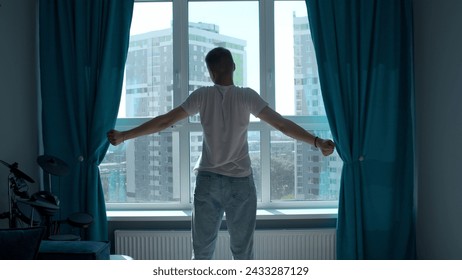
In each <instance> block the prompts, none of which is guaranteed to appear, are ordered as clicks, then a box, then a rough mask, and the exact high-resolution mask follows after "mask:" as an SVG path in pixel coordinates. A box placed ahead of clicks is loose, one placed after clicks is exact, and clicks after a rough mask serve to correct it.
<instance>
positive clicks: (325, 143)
mask: <svg viewBox="0 0 462 280" xmlns="http://www.w3.org/2000/svg"><path fill="white" fill-rule="evenodd" d="M257 117H258V118H259V119H261V120H263V121H265V122H267V123H268V124H269V125H271V126H272V127H274V128H275V129H277V130H279V131H281V132H282V133H284V134H285V135H287V136H289V137H292V138H294V139H296V140H300V141H303V142H306V143H308V144H311V145H313V146H316V147H317V148H319V149H320V150H321V152H322V154H323V155H325V156H328V155H330V154H332V153H333V152H334V149H335V144H334V142H333V141H332V140H329V139H322V138H319V137H317V136H314V135H313V134H311V133H309V132H308V131H306V130H305V129H303V128H302V127H301V126H299V125H298V124H296V123H294V122H293V121H291V120H289V119H286V118H284V117H283V116H281V115H280V114H279V113H278V112H276V111H274V110H273V109H271V108H270V107H268V106H266V107H265V108H264V109H263V110H262V111H261V112H260V114H258V116H257Z"/></svg>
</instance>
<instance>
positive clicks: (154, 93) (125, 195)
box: [100, 2, 180, 203]
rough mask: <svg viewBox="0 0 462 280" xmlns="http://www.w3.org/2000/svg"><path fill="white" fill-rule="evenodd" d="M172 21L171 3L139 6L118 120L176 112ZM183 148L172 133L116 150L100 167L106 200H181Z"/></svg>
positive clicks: (132, 27)
mask: <svg viewBox="0 0 462 280" xmlns="http://www.w3.org/2000/svg"><path fill="white" fill-rule="evenodd" d="M171 23H172V4H171V3H161V2H152V3H145V2H138V3H135V5H134V10H133V19H132V25H131V29H130V44H129V50H128V56H127V61H126V66H125V79H124V88H123V91H122V100H121V104H120V107H119V115H118V117H119V118H135V117H152V116H157V115H159V114H163V113H166V112H167V111H169V110H171V109H172V108H173V91H172V81H173V74H172V73H173V70H172V69H173V62H172V57H173V55H172V44H173V41H172V27H171ZM178 149H179V148H178V133H172V132H167V131H166V132H162V133H159V134H154V135H149V136H146V137H140V138H137V139H134V140H131V141H127V142H126V143H124V144H122V145H120V146H117V147H113V146H111V147H110V148H109V150H108V152H107V155H106V157H105V159H104V161H103V163H102V164H101V165H100V170H101V176H102V183H103V188H104V190H105V194H106V196H105V198H106V202H121V203H144V202H171V201H179V198H180V189H179V185H180V184H179V182H178V180H179V179H178V178H179V174H178V168H177V165H178V162H179V155H178V154H179V152H178Z"/></svg>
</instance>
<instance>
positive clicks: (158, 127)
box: [107, 107, 188, 146]
mask: <svg viewBox="0 0 462 280" xmlns="http://www.w3.org/2000/svg"><path fill="white" fill-rule="evenodd" d="M186 117H188V113H186V111H185V110H184V109H183V108H182V107H176V108H175V109H173V110H171V111H170V112H168V113H166V114H164V115H160V116H157V117H155V118H153V119H152V120H149V121H147V122H145V123H143V124H141V125H139V126H137V127H135V128H133V129H130V130H127V131H118V130H114V129H112V130H110V131H109V132H108V133H107V139H108V140H109V142H110V143H111V144H112V145H114V146H116V145H119V144H120V143H122V142H124V141H125V140H128V139H132V138H136V137H139V136H143V135H147V134H152V133H156V132H159V131H162V130H164V129H166V128H167V127H169V126H172V125H173V124H175V123H176V122H178V121H180V120H182V119H184V118H186Z"/></svg>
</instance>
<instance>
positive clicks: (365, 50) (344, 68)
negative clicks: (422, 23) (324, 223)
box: [306, 0, 415, 259]
mask: <svg viewBox="0 0 462 280" xmlns="http://www.w3.org/2000/svg"><path fill="white" fill-rule="evenodd" d="M306 4H307V8H308V17H309V24H310V28H311V36H312V38H313V42H314V45H315V50H316V57H317V62H318V67H319V77H320V83H321V89H322V94H323V99H324V104H325V108H326V114H327V117H328V120H329V125H330V128H331V130H332V133H333V138H334V141H335V143H336V145H337V151H338V153H339V155H340V157H341V158H342V160H343V161H344V165H343V171H342V179H341V186H340V198H339V210H338V211H339V212H338V222H337V258H338V259H413V258H415V244H414V243H415V233H414V106H413V100H414V97H413V95H414V94H413V69H412V65H413V55H412V49H413V47H412V34H413V32H412V1H411V0H345V1H343V0H342V1H337V0H307V1H306Z"/></svg>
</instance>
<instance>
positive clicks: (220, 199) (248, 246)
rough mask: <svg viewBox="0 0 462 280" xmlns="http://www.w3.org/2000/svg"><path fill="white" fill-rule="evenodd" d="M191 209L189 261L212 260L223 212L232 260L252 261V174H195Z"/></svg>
mask: <svg viewBox="0 0 462 280" xmlns="http://www.w3.org/2000/svg"><path fill="white" fill-rule="evenodd" d="M193 207H194V208H193V213H192V241H193V256H192V258H193V259H196V260H207V259H212V257H213V253H214V251H215V243H216V239H217V234H218V230H219V229H220V225H221V221H222V219H223V213H226V223H227V226H228V232H229V236H230V248H231V253H232V254H233V258H234V259H236V260H239V259H241V260H245V259H247V260H248V259H253V234H254V231H255V221H256V213H257V195H256V190H255V184H254V181H253V176H252V175H250V176H248V177H229V176H224V175H219V174H215V173H211V172H204V171H201V172H199V173H198V174H197V177H196V189H195V191H194V206H193Z"/></svg>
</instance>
